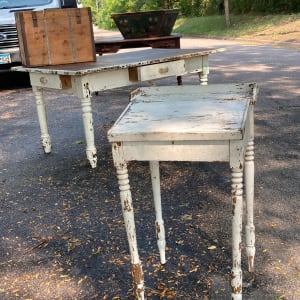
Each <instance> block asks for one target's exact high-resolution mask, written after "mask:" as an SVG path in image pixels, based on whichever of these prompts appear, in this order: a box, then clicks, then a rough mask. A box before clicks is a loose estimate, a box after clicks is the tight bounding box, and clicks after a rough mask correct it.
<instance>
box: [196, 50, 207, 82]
mask: <svg viewBox="0 0 300 300" xmlns="http://www.w3.org/2000/svg"><path fill="white" fill-rule="evenodd" d="M198 74H199V81H200V85H207V82H208V74H209V65H208V55H207V56H203V58H202V71H201V72H199V73H198Z"/></svg>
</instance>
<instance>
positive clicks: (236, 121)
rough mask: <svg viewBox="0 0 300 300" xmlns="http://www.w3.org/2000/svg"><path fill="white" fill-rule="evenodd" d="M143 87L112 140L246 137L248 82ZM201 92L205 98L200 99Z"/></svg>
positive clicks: (250, 94) (133, 99)
mask: <svg viewBox="0 0 300 300" xmlns="http://www.w3.org/2000/svg"><path fill="white" fill-rule="evenodd" d="M150 89H151V95H150V96H149V95H148V90H149V88H139V89H137V90H136V91H134V92H133V93H132V99H131V103H130V104H129V105H128V106H127V108H126V109H125V111H124V112H123V114H122V115H121V116H120V118H119V119H118V120H117V121H116V123H115V125H114V126H113V127H112V128H111V130H110V131H109V134H108V135H109V140H110V141H111V142H112V141H118V140H119V139H120V137H121V140H122V141H146V140H156V141H158V140H172V141H178V140H225V139H229V140H233V139H242V137H243V133H244V127H245V122H246V117H247V111H248V107H249V105H250V103H251V102H252V100H253V93H252V89H251V88H250V87H249V86H248V85H246V84H236V85H230V87H229V85H211V86H210V85H208V86H176V87H157V88H156V90H155V91H154V88H153V87H152V88H150ZM199 93H201V99H199Z"/></svg>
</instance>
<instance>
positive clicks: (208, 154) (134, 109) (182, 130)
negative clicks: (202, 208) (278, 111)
mask: <svg viewBox="0 0 300 300" xmlns="http://www.w3.org/2000/svg"><path fill="white" fill-rule="evenodd" d="M257 94H258V89H257V86H256V85H255V84H229V85H228V84H226V85H209V86H176V87H168V86H167V87H166V86H164V87H149V88H140V89H138V90H136V91H134V92H132V95H131V102H130V103H129V105H128V106H127V108H126V109H125V110H124V112H123V113H122V115H121V116H120V117H119V119H118V120H117V121H116V122H115V124H114V126H113V127H112V128H111V129H110V130H109V131H108V139H109V141H110V142H111V143H112V153H113V160H114V164H115V166H116V168H117V174H118V178H119V185H120V175H119V173H120V171H119V170H120V169H124V168H126V174H127V167H126V166H127V162H128V161H130V160H148V161H150V171H151V179H152V188H153V197H154V204H155V212H156V224H155V226H156V235H157V243H158V248H159V252H160V257H161V262H162V263H165V247H166V241H165V229H164V221H163V217H162V208H161V195H160V179H159V161H162V160H166V161H227V162H229V166H230V168H231V172H232V173H231V174H232V180H231V201H232V271H231V289H232V294H231V295H232V299H234V300H239V299H242V270H241V241H242V213H243V175H244V174H243V173H244V171H245V187H246V204H247V225H246V250H247V256H248V261H249V270H250V271H253V261H254V255H255V245H254V243H255V233H254V225H253V200H254V199H253V198H254V142H253V139H254V132H253V130H254V126H253V104H255V102H256V97H257ZM126 179H128V177H126ZM126 187H127V194H126V195H127V196H126V199H127V201H128V203H132V198H131V193H130V187H129V180H128V181H126ZM120 190H121V202H122V206H123V207H124V204H123V202H124V200H123V199H124V195H122V187H121V185H120ZM123 210H124V208H123ZM124 219H125V225H126V224H131V225H130V226H129V225H126V230H127V236H128V242H129V247H130V249H135V250H134V251H133V250H131V257H132V261H136V262H137V263H139V262H140V260H139V259H138V258H137V257H136V255H137V248H136V247H137V242H136V233H135V229H134V225H133V223H132V222H134V213H133V208H132V204H130V209H127V211H126V215H124ZM140 277H142V276H140ZM134 281H135V279H134ZM141 284H142V282H141V281H140V285H139V291H141V290H142V289H143V287H142V286H141ZM135 286H136V284H135ZM136 295H137V296H136V297H137V299H143V297H144V296H143V295H141V294H140V293H136Z"/></svg>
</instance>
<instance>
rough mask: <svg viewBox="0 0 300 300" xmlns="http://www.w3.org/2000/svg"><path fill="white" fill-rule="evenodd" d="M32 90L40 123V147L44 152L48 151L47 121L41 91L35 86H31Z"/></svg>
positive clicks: (49, 142) (49, 141)
mask: <svg viewBox="0 0 300 300" xmlns="http://www.w3.org/2000/svg"><path fill="white" fill-rule="evenodd" d="M32 90H33V92H34V95H35V100H36V108H37V114H38V119H39V124H40V130H41V141H42V147H43V149H44V152H45V153H50V152H51V138H50V135H49V132H48V122H47V115H46V109H45V101H44V95H43V91H42V90H41V89H39V88H37V87H33V88H32Z"/></svg>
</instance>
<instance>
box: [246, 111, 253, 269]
mask: <svg viewBox="0 0 300 300" xmlns="http://www.w3.org/2000/svg"><path fill="white" fill-rule="evenodd" d="M249 110H250V113H252V114H253V106H251V107H250V108H249ZM249 127H250V128H249V129H250V135H251V136H250V139H249V141H248V145H247V148H246V155H245V196H246V205H247V223H246V228H245V231H246V252H247V257H248V269H249V272H253V271H254V256H255V226H254V224H253V207H254V120H253V118H250V124H249Z"/></svg>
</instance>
